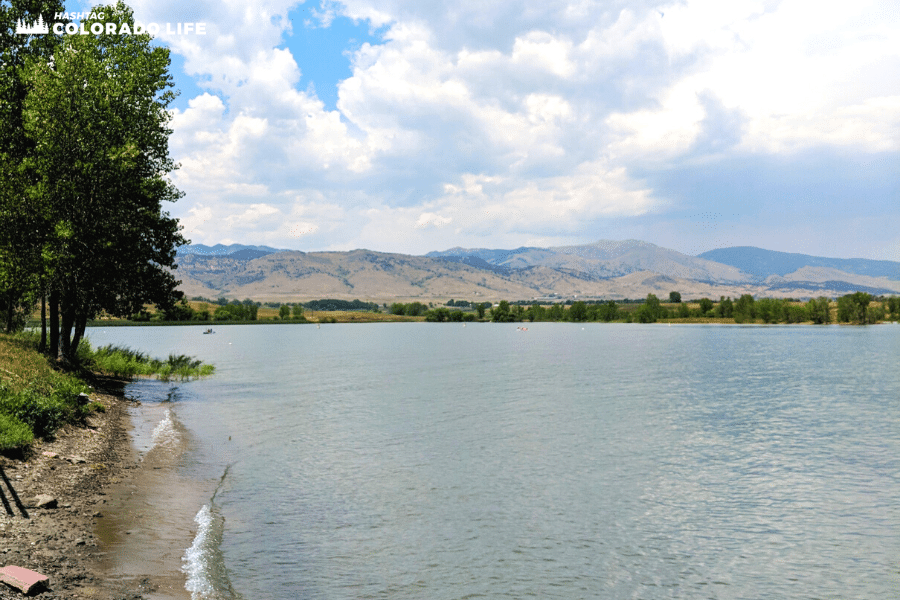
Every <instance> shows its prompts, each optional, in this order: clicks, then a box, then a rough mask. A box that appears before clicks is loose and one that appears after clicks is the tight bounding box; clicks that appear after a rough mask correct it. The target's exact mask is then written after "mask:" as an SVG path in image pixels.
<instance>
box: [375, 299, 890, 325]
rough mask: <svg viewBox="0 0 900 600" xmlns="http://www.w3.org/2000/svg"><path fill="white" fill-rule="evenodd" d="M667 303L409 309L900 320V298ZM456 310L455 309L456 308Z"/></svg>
mask: <svg viewBox="0 0 900 600" xmlns="http://www.w3.org/2000/svg"><path fill="white" fill-rule="evenodd" d="M669 299H670V303H669V304H670V306H664V305H663V304H662V303H661V302H660V300H659V298H657V297H656V296H655V295H654V294H648V295H647V297H646V298H645V299H644V300H643V302H642V303H641V304H640V305H638V306H637V307H636V308H634V307H629V308H625V307H624V306H620V305H619V303H617V302H615V301H613V300H608V301H605V302H587V301H582V300H578V301H572V302H571V303H570V304H569V303H562V302H560V303H559V304H553V305H550V306H545V305H542V304H540V303H537V302H532V304H531V305H530V306H527V307H526V306H525V304H524V303H510V302H508V301H506V300H504V301H502V302H500V303H498V304H497V305H496V306H492V305H490V304H488V303H482V304H472V306H474V308H475V310H476V312H474V313H473V312H467V313H464V312H463V311H450V310H449V309H448V308H443V307H441V308H435V309H430V310H426V309H425V307H424V305H421V304H420V303H414V304H417V305H418V306H416V307H415V309H414V310H416V311H421V312H416V313H415V314H424V316H425V320H426V321H438V322H441V321H465V320H473V321H474V320H482V319H483V318H484V317H485V309H489V310H488V311H487V317H488V318H489V319H490V320H491V321H494V322H514V321H572V322H588V321H599V322H605V323H610V322H613V321H618V322H624V323H655V322H657V321H661V320H670V319H681V320H684V319H732V320H733V321H734V322H735V323H759V322H762V323H814V324H827V323H832V322H835V321H837V322H841V323H860V324H866V323H877V322H878V321H883V320H885V319H886V318H889V317H890V318H892V319H900V298H898V297H890V298H883V297H882V298H873V296H871V295H870V294H867V293H865V292H856V293H854V294H847V295H846V296H842V297H841V298H838V300H837V302H836V303H833V302H832V301H831V299H829V298H825V297H820V298H814V299H811V300H809V301H807V302H805V303H804V302H799V301H796V300H790V299H784V298H760V299H759V300H757V299H755V298H754V297H753V296H752V295H750V294H744V295H743V296H741V297H740V298H738V299H737V300H732V299H731V298H730V297H728V298H726V297H724V296H722V297H720V299H719V301H718V302H713V301H712V300H711V299H709V298H702V299H700V300H699V301H697V302H695V304H696V306H695V307H693V308H692V307H691V306H689V305H688V303H683V302H681V295H680V294H678V293H677V292H673V293H672V294H670V296H669ZM873 301H876V302H873ZM457 302H458V301H457ZM623 304H625V303H623ZM628 304H633V303H628ZM832 304H834V306H832ZM448 305H449V304H448ZM455 305H457V306H459V304H458V303H456V304H455ZM672 305H674V306H672ZM410 306H411V305H402V304H397V305H393V306H392V307H391V312H394V314H410V313H409V312H399V311H400V310H401V309H402V310H404V311H408V310H410ZM395 307H396V308H395ZM395 311H396V312H395ZM476 315H477V316H476Z"/></svg>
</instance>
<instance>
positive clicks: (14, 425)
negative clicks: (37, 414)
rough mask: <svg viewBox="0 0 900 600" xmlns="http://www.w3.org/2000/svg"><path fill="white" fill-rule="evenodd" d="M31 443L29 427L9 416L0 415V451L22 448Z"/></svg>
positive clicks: (32, 433)
mask: <svg viewBox="0 0 900 600" xmlns="http://www.w3.org/2000/svg"><path fill="white" fill-rule="evenodd" d="M33 441H34V432H32V431H31V427H29V426H28V425H26V424H25V423H23V422H22V421H20V420H18V419H17V418H15V417H13V416H11V415H5V414H3V413H0V451H2V450H10V449H12V448H22V447H23V446H27V445H28V444H30V443H31V442H33Z"/></svg>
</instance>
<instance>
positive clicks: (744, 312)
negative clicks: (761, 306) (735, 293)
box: [732, 294, 756, 323]
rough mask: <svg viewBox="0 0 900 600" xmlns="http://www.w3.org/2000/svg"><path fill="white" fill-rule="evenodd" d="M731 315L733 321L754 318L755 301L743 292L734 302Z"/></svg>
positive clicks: (738, 321) (741, 321) (740, 321)
mask: <svg viewBox="0 0 900 600" xmlns="http://www.w3.org/2000/svg"><path fill="white" fill-rule="evenodd" d="M732 317H733V318H734V322H735V323H744V322H746V321H753V320H754V319H756V301H755V300H754V299H753V296H751V295H750V294H744V295H743V296H741V297H740V298H738V299H737V300H736V301H735V302H734V306H733V307H732Z"/></svg>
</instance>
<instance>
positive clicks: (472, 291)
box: [176, 240, 900, 302]
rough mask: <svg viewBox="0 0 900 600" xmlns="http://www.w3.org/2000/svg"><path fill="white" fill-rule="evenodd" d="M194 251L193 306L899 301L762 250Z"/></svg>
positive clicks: (875, 272)
mask: <svg viewBox="0 0 900 600" xmlns="http://www.w3.org/2000/svg"><path fill="white" fill-rule="evenodd" d="M192 248H193V247H191V246H189V247H186V248H185V249H182V251H180V252H179V258H178V265H179V268H178V270H177V271H176V276H177V277H178V278H179V279H181V280H182V284H181V286H180V289H182V290H183V291H184V292H185V293H186V294H187V295H188V296H204V297H207V298H214V297H221V296H224V297H227V298H239V299H243V298H253V299H255V300H263V301H284V302H287V301H299V300H303V301H306V300H313V299H319V298H340V299H347V300H352V299H359V300H365V301H376V302H391V301H395V300H399V301H407V302H408V301H412V300H419V301H439V302H443V301H446V300H449V299H451V298H456V299H468V300H486V301H487V300H492V301H495V300H500V299H508V300H539V301H544V302H550V301H557V300H560V299H563V298H574V297H578V298H586V299H594V298H596V299H624V298H643V297H645V296H646V295H647V294H648V293H653V294H656V295H657V296H660V297H667V296H668V293H669V292H670V291H678V292H680V293H681V294H682V296H683V297H685V298H686V299H687V298H701V297H710V298H717V297H719V296H731V297H737V296H739V295H741V294H747V293H749V294H753V295H754V296H756V297H764V296H773V297H797V298H806V297H812V296H820V295H824V296H839V295H843V294H846V293H849V292H853V291H857V290H860V291H867V292H870V293H873V294H897V293H900V263H893V262H890V261H865V260H863V259H825V258H821V257H807V256H804V255H790V254H787V253H778V252H772V251H766V250H761V249H759V248H727V249H722V250H715V251H711V252H707V253H704V254H703V255H701V256H688V255H685V254H682V253H680V252H677V251H675V250H670V249H667V248H662V247H659V246H656V245H654V244H650V243H647V242H641V241H638V240H626V241H608V240H601V241H598V242H595V243H593V244H585V245H578V246H562V247H555V248H532V247H523V248H516V249H513V250H500V249H487V248H475V249H465V248H452V249H450V250H446V251H443V252H430V253H429V254H427V255H425V256H411V255H405V254H396V253H384V252H374V251H370V250H353V251H349V252H297V251H286V250H277V249H275V248H270V247H267V246H245V245H238V244H233V245H231V246H222V245H221V244H219V245H216V246H202V247H200V248H199V249H195V251H191V249H192ZM766 253H769V254H766ZM798 257H802V258H798ZM714 259H718V260H714ZM828 261H836V262H828ZM868 263H878V264H875V265H872V264H868ZM792 269H793V270H792ZM851 269H852V270H851Z"/></svg>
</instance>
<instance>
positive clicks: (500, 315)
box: [491, 300, 514, 323]
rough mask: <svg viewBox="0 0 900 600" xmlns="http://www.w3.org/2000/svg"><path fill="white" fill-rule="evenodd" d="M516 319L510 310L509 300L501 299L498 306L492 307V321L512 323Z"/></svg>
mask: <svg viewBox="0 0 900 600" xmlns="http://www.w3.org/2000/svg"><path fill="white" fill-rule="evenodd" d="M513 319H514V317H513V315H512V313H511V312H510V310H509V302H507V301H506V300H501V301H500V303H499V304H497V306H494V307H493V308H491V321H493V322H495V323H510V322H512V321H513Z"/></svg>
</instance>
